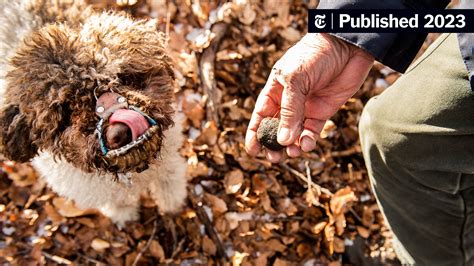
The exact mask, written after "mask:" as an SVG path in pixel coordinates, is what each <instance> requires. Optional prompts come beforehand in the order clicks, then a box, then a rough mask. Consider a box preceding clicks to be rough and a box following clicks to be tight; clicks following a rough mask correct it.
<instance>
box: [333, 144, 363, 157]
mask: <svg viewBox="0 0 474 266" xmlns="http://www.w3.org/2000/svg"><path fill="white" fill-rule="evenodd" d="M359 153H362V150H361V149H360V147H359V146H354V147H352V148H350V149H347V150H344V151H333V152H331V156H332V157H347V156H351V155H354V154H359Z"/></svg>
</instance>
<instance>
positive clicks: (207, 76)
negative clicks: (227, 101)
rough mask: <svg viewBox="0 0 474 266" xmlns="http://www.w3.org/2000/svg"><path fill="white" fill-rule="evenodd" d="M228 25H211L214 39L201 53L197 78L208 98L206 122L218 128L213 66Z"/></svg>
mask: <svg viewBox="0 0 474 266" xmlns="http://www.w3.org/2000/svg"><path fill="white" fill-rule="evenodd" d="M227 28H228V25H227V24H226V23H224V22H218V23H216V24H214V25H212V28H211V31H212V33H213V34H214V38H213V39H212V41H211V44H209V46H208V47H207V48H206V49H205V50H204V51H203V53H202V56H201V58H200V60H199V77H200V79H201V84H202V87H203V91H204V93H205V95H207V96H208V99H207V104H206V116H207V120H208V121H214V122H215V123H216V125H217V126H218V127H219V125H220V124H219V114H218V111H217V104H218V100H219V99H218V98H217V97H218V94H217V85H216V79H215V73H214V64H215V60H216V54H217V51H218V49H219V44H220V42H221V39H222V37H224V35H225V33H226V31H227Z"/></svg>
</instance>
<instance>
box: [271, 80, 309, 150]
mask: <svg viewBox="0 0 474 266" xmlns="http://www.w3.org/2000/svg"><path fill="white" fill-rule="evenodd" d="M305 101H306V95H304V94H303V93H302V92H301V90H299V89H298V88H297V86H294V85H293V86H291V85H290V86H288V85H287V86H285V87H284V88H283V94H282V97H281V110H280V125H279V128H278V136H277V141H278V143H280V144H281V145H283V146H288V145H290V144H293V143H295V141H296V140H297V139H298V138H299V136H300V134H301V130H302V123H303V119H304V106H305Z"/></svg>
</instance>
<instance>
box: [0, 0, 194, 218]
mask: <svg viewBox="0 0 474 266" xmlns="http://www.w3.org/2000/svg"><path fill="white" fill-rule="evenodd" d="M12 2H15V3H12ZM164 41H165V37H164V35H163V34H162V33H160V32H158V30H157V28H156V23H154V22H153V21H135V20H132V19H131V18H128V17H126V16H124V15H118V14H115V13H110V12H109V13H102V14H100V13H94V12H93V11H92V10H91V9H90V8H86V7H85V5H83V4H81V3H72V4H69V3H60V4H58V3H57V1H51V3H50V2H49V1H25V0H22V1H19V2H17V1H6V0H0V93H1V94H2V95H0V96H2V97H0V99H1V100H0V105H1V106H2V110H1V113H0V129H1V144H2V153H3V154H4V155H5V156H6V157H7V158H9V159H11V160H15V161H19V162H27V161H32V163H33V165H34V167H35V168H36V169H37V170H38V171H39V173H40V174H41V176H42V177H43V178H44V179H45V180H46V181H47V183H48V184H49V186H50V187H51V188H52V189H53V190H54V191H55V192H57V193H58V194H60V195H63V196H65V197H67V198H70V199H73V200H74V201H75V202H76V204H77V205H78V206H79V207H82V208H97V209H99V210H100V211H102V212H103V213H104V214H105V215H107V216H109V217H110V218H111V219H112V220H113V221H114V222H116V223H117V224H119V225H123V223H124V222H126V221H128V220H133V219H136V218H137V217H138V206H139V197H140V194H141V193H143V192H146V191H148V192H149V193H150V194H151V196H152V197H153V199H154V200H155V201H156V203H157V205H158V207H159V209H160V211H162V212H170V211H176V210H178V209H179V207H180V206H181V205H182V204H183V201H184V199H185V197H186V178H185V171H186V163H185V161H184V159H183V158H181V157H180V156H179V153H178V149H179V148H180V146H181V144H182V140H183V136H182V134H181V127H180V121H179V120H180V119H178V115H176V114H175V108H174V89H175V86H176V85H175V81H174V74H173V73H174V72H173V68H172V65H171V58H169V56H168V55H167V52H166V50H165V47H164Z"/></svg>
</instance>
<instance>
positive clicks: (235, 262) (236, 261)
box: [232, 251, 249, 266]
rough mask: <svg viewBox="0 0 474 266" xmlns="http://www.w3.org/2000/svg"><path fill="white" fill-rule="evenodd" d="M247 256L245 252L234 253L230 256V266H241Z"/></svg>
mask: <svg viewBox="0 0 474 266" xmlns="http://www.w3.org/2000/svg"><path fill="white" fill-rule="evenodd" d="M248 255H249V254H248V253H245V252H242V253H241V252H238V251H236V252H235V253H234V255H233V256H232V266H239V265H241V264H242V262H243V260H244V259H245V257H247V256H248Z"/></svg>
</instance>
